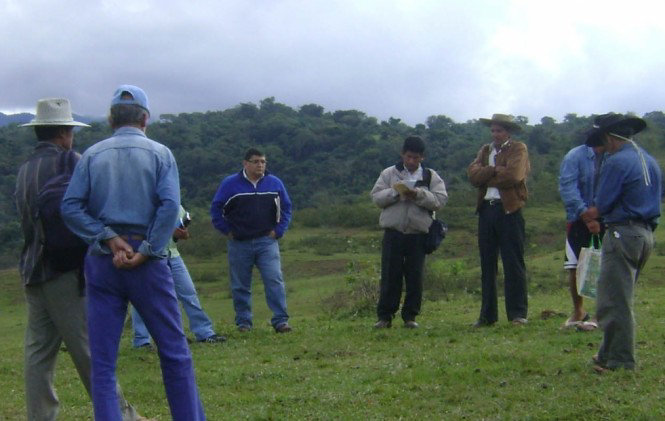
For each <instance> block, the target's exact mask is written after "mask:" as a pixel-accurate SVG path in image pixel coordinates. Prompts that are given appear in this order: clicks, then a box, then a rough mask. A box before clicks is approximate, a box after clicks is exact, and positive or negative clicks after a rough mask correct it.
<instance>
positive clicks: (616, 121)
mask: <svg viewBox="0 0 665 421" xmlns="http://www.w3.org/2000/svg"><path fill="white" fill-rule="evenodd" d="M646 127H647V123H646V121H644V120H642V119H641V118H639V117H635V116H625V115H623V114H618V113H607V114H602V115H599V116H597V117H596V118H595V119H594V124H593V128H591V129H589V130H587V132H586V141H585V142H584V143H585V144H586V145H587V146H591V147H595V146H603V136H604V135H605V134H606V133H612V132H614V131H621V132H622V133H624V132H630V134H629V135H628V137H630V136H633V135H635V134H637V133H639V132H641V131H642V130H644V129H645V128H646Z"/></svg>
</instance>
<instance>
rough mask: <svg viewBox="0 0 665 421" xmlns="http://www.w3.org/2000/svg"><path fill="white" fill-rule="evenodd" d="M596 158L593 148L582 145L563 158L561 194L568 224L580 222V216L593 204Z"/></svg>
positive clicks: (560, 180)
mask: <svg viewBox="0 0 665 421" xmlns="http://www.w3.org/2000/svg"><path fill="white" fill-rule="evenodd" d="M595 156H596V154H595V153H594V152H593V149H592V148H590V147H588V146H586V145H580V146H577V147H575V148H573V149H571V150H570V151H568V153H567V154H566V156H564V157H563V161H562V162H561V168H560V169H559V194H560V195H561V200H562V201H563V205H564V206H565V208H566V220H567V221H568V222H574V221H576V220H578V219H579V217H580V214H582V212H584V211H585V210H586V209H587V208H588V207H589V206H591V205H592V204H593V194H594V191H593V179H594V174H595V170H594V160H595Z"/></svg>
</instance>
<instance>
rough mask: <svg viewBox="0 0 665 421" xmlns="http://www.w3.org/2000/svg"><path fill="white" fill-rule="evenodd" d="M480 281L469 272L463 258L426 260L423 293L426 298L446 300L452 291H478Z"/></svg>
mask: <svg viewBox="0 0 665 421" xmlns="http://www.w3.org/2000/svg"><path fill="white" fill-rule="evenodd" d="M479 287H480V283H477V285H476V282H475V278H473V279H472V277H471V276H470V274H469V269H468V267H467V264H466V263H465V261H464V260H453V259H445V260H444V259H437V260H430V259H428V260H427V265H426V266H425V276H424V280H423V295H424V297H425V298H426V299H428V300H432V301H436V300H440V299H445V300H448V299H449V298H450V297H449V295H448V294H449V293H452V292H460V291H462V292H467V293H477V292H479V291H478V290H479Z"/></svg>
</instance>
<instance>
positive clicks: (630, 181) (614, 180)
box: [596, 142, 662, 223]
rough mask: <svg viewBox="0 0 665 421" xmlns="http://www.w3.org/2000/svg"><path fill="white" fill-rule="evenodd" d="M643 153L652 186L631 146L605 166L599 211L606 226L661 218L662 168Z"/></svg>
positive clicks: (619, 152)
mask: <svg viewBox="0 0 665 421" xmlns="http://www.w3.org/2000/svg"><path fill="white" fill-rule="evenodd" d="M640 150H641V151H642V154H643V155H644V160H645V162H646V166H647V170H648V174H649V177H650V179H651V180H650V185H647V184H646V182H645V176H644V172H643V170H642V161H641V159H640V155H639V154H638V153H637V150H636V149H635V147H634V146H633V145H632V144H630V143H628V142H626V143H625V144H624V145H623V146H621V148H620V149H619V150H618V151H616V152H614V153H613V154H611V155H609V156H608V157H607V158H606V159H605V162H604V163H603V167H602V169H601V170H600V181H599V182H598V191H597V192H596V207H597V208H598V212H599V213H600V215H601V216H602V217H603V221H604V222H606V223H612V222H625V221H628V220H635V219H637V220H643V221H646V222H650V221H653V220H654V219H656V218H658V217H659V216H660V197H661V191H662V190H661V186H662V178H661V172H660V167H659V166H658V163H657V162H656V160H655V159H653V158H652V157H651V155H649V154H648V153H647V152H646V151H645V150H644V149H642V148H640Z"/></svg>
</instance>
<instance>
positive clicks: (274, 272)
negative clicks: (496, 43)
mask: <svg viewBox="0 0 665 421" xmlns="http://www.w3.org/2000/svg"><path fill="white" fill-rule="evenodd" d="M227 244H228V257H229V271H230V272H231V295H232V296H233V308H234V309H235V312H236V320H235V321H236V325H237V326H248V327H251V326H252V268H253V267H254V265H256V267H257V268H258V269H259V272H260V273H261V278H262V279H263V286H264V289H265V294H266V303H267V304H268V307H269V308H270V309H271V310H272V312H273V317H272V319H271V320H270V323H271V324H272V325H273V327H277V326H279V325H280V324H282V323H285V322H286V321H287V320H288V319H289V315H288V313H287V312H286V290H285V289H284V279H283V277H282V264H281V262H280V256H279V243H278V242H277V240H275V239H274V238H271V237H268V236H266V237H259V238H255V239H252V240H245V241H237V240H230V241H229V242H228V243H227Z"/></svg>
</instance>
